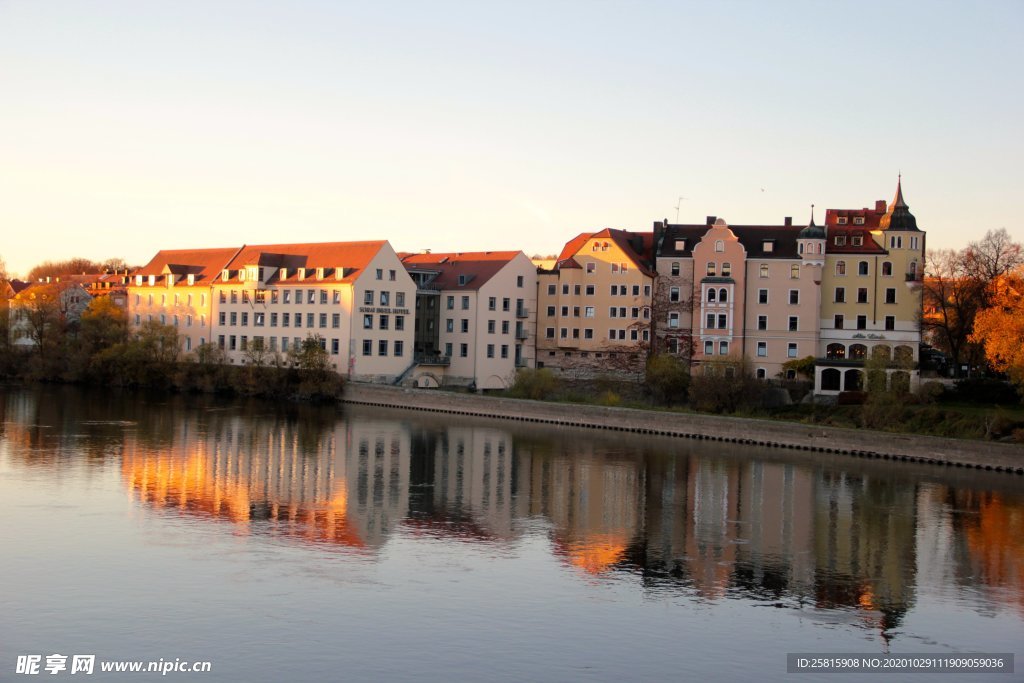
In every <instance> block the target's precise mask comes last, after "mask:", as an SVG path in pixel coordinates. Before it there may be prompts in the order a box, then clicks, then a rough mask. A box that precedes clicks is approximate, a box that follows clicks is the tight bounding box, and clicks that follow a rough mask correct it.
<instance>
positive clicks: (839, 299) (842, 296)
mask: <svg viewBox="0 0 1024 683" xmlns="http://www.w3.org/2000/svg"><path fill="white" fill-rule="evenodd" d="M845 301H846V288H845V287H836V298H835V302H836V303H837V304H841V303H844V302H845Z"/></svg>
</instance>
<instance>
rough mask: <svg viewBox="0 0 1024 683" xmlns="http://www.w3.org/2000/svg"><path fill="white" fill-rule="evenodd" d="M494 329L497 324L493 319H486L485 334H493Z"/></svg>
mask: <svg viewBox="0 0 1024 683" xmlns="http://www.w3.org/2000/svg"><path fill="white" fill-rule="evenodd" d="M496 329H497V326H496V325H495V323H494V321H493V320H488V321H487V334H494V331H495V330H496Z"/></svg>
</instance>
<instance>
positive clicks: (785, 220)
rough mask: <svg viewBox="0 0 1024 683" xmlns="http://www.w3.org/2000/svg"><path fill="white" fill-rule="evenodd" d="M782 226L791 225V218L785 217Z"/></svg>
mask: <svg viewBox="0 0 1024 683" xmlns="http://www.w3.org/2000/svg"><path fill="white" fill-rule="evenodd" d="M784 225H793V217H792V216H786V218H785V219H784Z"/></svg>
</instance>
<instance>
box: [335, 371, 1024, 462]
mask: <svg viewBox="0 0 1024 683" xmlns="http://www.w3.org/2000/svg"><path fill="white" fill-rule="evenodd" d="M343 400H344V401H345V402H347V403H357V404H361V405H370V406H382V407H389V408H405V409H409V410H422V411H429V412H435V413H449V414H455V415H471V416H475V417H489V418H495V419H499V420H516V421H520V422H538V423H547V424H555V425H564V426H570V427H581V428H586V429H604V430H611V431H625V432H635V433H638V434H657V435H661V436H675V437H680V438H688V439H701V440H710V441H729V442H733V443H744V444H752V445H760V446H769V447H776V448H791V449H796V450H804V451H819V452H823V453H838V454H843V455H851V456H856V457H866V458H882V459H885V460H900V461H906V462H920V463H929V464H935V465H945V466H950V467H971V468H977V469H984V470H994V471H997V472H1007V473H1015V474H1021V475H1024V447H1022V446H1018V445H1012V444H1003V443H992V442H986V441H967V440H960V439H943V438H938V437H933V436H914V435H909V434H892V433H889V432H876V431H871V430H867V429H864V430H860V429H840V428H836V427H821V426H815V425H804V424H798V423H794V422H780V421H774V420H752V419H747V418H740V417H722V416H718V415H701V414H692V413H670V412H660V411H653V410H634V409H629V408H606V407H603V406H591V405H579V404H569V403H548V402H544V401H526V400H520V399H513V398H497V397H493V396H479V395H474V394H460V393H453V392H449V391H438V390H436V389H413V388H401V387H390V386H380V385H371V384H356V383H349V384H346V385H345V395H344V398H343Z"/></svg>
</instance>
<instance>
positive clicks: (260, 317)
mask: <svg viewBox="0 0 1024 683" xmlns="http://www.w3.org/2000/svg"><path fill="white" fill-rule="evenodd" d="M252 317H253V325H255V326H256V327H263V324H264V322H265V319H266V313H263V312H262V311H257V312H255V313H253V314H252Z"/></svg>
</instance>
